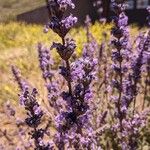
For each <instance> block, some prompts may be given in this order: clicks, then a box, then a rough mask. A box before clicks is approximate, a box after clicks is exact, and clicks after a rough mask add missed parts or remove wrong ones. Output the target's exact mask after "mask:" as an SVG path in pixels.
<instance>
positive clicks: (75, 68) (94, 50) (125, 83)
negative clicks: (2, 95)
mask: <svg viewBox="0 0 150 150" xmlns="http://www.w3.org/2000/svg"><path fill="white" fill-rule="evenodd" d="M47 4H48V6H47V7H48V9H49V13H51V14H50V21H49V22H48V23H47V24H46V25H45V28H44V32H45V33H47V34H48V31H49V30H52V31H53V32H54V33H56V34H57V35H58V36H59V37H60V39H61V42H57V41H54V42H53V44H52V45H51V46H50V47H49V48H47V47H45V46H44V45H43V44H42V43H39V44H38V58H39V67H40V69H41V71H42V77H43V80H44V82H45V87H46V89H47V99H46V100H43V99H42V100H41V98H40V96H39V94H40V91H39V92H38V90H37V89H36V88H33V87H32V86H31V85H30V84H29V83H28V82H27V81H26V80H24V79H22V77H21V74H20V72H19V70H18V69H17V68H16V67H15V66H12V72H13V75H14V77H15V80H16V81H17V83H18V85H19V88H20V91H21V94H20V95H19V97H20V104H21V106H23V108H24V109H25V111H26V115H25V119H24V121H22V122H20V121H19V122H18V119H16V110H15V109H14V108H13V107H12V106H11V105H10V104H7V105H6V106H5V110H6V112H7V114H8V116H9V117H10V118H14V119H15V122H16V125H17V127H18V129H20V130H19V131H21V133H22V132H24V133H22V134H19V135H20V137H28V138H29V140H27V141H26V143H25V142H23V144H22V146H20V147H18V145H17V146H16V147H17V149H18V150H21V149H35V150H55V149H59V150H65V149H70V150H101V149H104V150H105V149H114V150H136V149H139V148H141V147H142V145H143V143H145V142H146V143H147V145H148V147H149V146H150V142H149V139H148V136H146V134H145V132H147V135H148V132H150V131H147V130H146V129H148V127H149V123H148V121H149V110H148V108H149V104H150V102H149V101H148V100H149V98H150V96H149V92H150V30H149V29H148V30H147V31H146V32H141V33H139V35H138V37H136V39H135V40H133V39H132V38H131V36H130V28H129V26H128V17H127V16H126V14H125V8H126V5H125V0H119V1H117V0H116V1H115V0H112V5H111V7H112V10H113V11H114V17H113V24H114V25H113V27H112V30H111V40H110V41H109V43H107V40H106V38H107V34H106V33H103V36H104V38H103V42H102V43H98V41H97V40H96V39H95V38H94V37H93V36H92V33H91V32H90V25H91V22H90V18H89V17H87V19H86V21H85V26H86V33H87V34H86V35H87V42H86V43H85V44H84V46H83V50H82V54H81V55H80V56H79V57H78V56H77V55H76V52H75V49H76V47H77V45H76V42H75V40H74V39H73V38H70V37H68V32H69V31H70V30H71V29H72V27H73V26H74V25H75V24H76V23H77V18H76V17H74V16H73V15H72V14H70V15H69V16H67V17H66V16H65V12H66V10H67V8H68V7H71V8H72V9H74V8H75V5H74V3H73V2H72V1H71V0H48V1H47ZM97 4H98V5H97V6H99V5H101V3H97ZM148 12H149V13H150V9H149V8H148ZM148 21H149V17H148ZM53 49H54V50H56V51H57V53H58V55H59V56H60V59H61V60H60V62H61V63H60V64H59V65H60V66H58V65H57V64H56V63H55V59H53V58H52V55H51V53H52V50H53ZM22 124H23V125H24V126H26V127H27V129H28V132H26V131H25V127H24V126H23V125H22ZM0 131H1V130H0ZM1 133H2V136H4V137H5V138H6V139H7V140H9V139H8V138H9V137H8V135H7V132H6V131H5V132H4V131H1ZM19 133H20V132H19ZM25 133H28V134H25ZM12 145H14V143H13V144H12ZM0 146H1V147H0V148H1V149H4V147H3V145H0ZM142 148H143V147H142Z"/></svg>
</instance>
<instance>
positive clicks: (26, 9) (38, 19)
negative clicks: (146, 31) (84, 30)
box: [0, 0, 150, 26]
mask: <svg viewBox="0 0 150 150" xmlns="http://www.w3.org/2000/svg"><path fill="white" fill-rule="evenodd" d="M97 1H98V0H74V2H75V5H76V9H74V10H72V11H71V12H72V13H73V14H74V15H75V16H77V17H78V19H79V22H78V24H83V23H84V20H85V16H86V15H87V14H89V16H90V17H91V18H92V21H93V22H94V21H95V20H97V19H99V18H106V19H107V21H110V20H111V18H110V16H111V11H110V10H111V9H110V7H111V6H110V1H111V0H102V4H100V3H97ZM46 2H47V0H21V1H20V0H7V1H6V0H0V22H10V21H12V20H17V21H23V22H27V23H37V24H45V23H46V22H47V21H48V11H47V8H46ZM93 4H94V5H93ZM127 4H128V8H127V11H126V12H127V15H128V16H129V23H135V24H138V25H140V26H143V25H145V24H146V19H145V18H146V16H147V15H148V14H147V11H146V8H147V6H148V5H150V0H128V1H127ZM68 12H70V10H68ZM131 20H132V21H131Z"/></svg>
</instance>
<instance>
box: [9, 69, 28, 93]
mask: <svg viewBox="0 0 150 150" xmlns="http://www.w3.org/2000/svg"><path fill="white" fill-rule="evenodd" d="M11 69H12V73H13V75H14V78H15V80H16V82H17V83H18V85H19V88H20V90H22V91H24V90H25V89H26V88H28V84H27V83H26V82H25V81H24V80H23V79H22V78H21V73H20V70H19V69H18V68H17V67H15V66H12V67H11Z"/></svg>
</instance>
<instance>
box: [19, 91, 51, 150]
mask: <svg viewBox="0 0 150 150" xmlns="http://www.w3.org/2000/svg"><path fill="white" fill-rule="evenodd" d="M36 96H37V90H36V89H33V91H32V93H30V92H29V90H28V89H27V88H26V89H25V90H24V91H23V93H22V95H20V101H22V104H23V106H24V107H25V110H26V111H27V115H28V117H27V118H26V119H25V122H26V124H27V125H28V126H29V127H30V128H33V130H32V131H31V132H29V134H30V135H31V138H32V139H34V143H35V149H36V150H41V149H44V150H51V149H52V147H53V146H52V145H50V144H49V143H45V144H44V141H43V137H44V134H45V129H42V128H39V126H40V124H41V119H42V117H43V115H44V113H43V111H42V110H41V108H40V106H39V104H38V102H37V99H36Z"/></svg>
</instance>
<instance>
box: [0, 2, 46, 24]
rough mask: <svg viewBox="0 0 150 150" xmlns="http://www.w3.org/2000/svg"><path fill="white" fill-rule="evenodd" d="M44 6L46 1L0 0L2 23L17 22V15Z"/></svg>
mask: <svg viewBox="0 0 150 150" xmlns="http://www.w3.org/2000/svg"><path fill="white" fill-rule="evenodd" d="M44 4H45V0H0V22H8V21H11V20H15V18H16V15H18V14H20V13H23V12H26V11H30V10H33V9H35V8H37V7H41V6H43V5H44Z"/></svg>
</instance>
